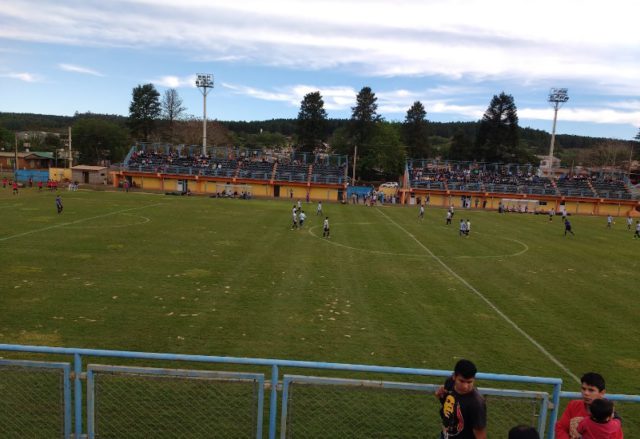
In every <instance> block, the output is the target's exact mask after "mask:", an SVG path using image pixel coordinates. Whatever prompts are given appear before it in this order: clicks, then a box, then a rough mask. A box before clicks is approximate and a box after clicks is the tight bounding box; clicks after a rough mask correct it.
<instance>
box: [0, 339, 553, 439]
mask: <svg viewBox="0 0 640 439" xmlns="http://www.w3.org/2000/svg"><path fill="white" fill-rule="evenodd" d="M0 351H11V352H14V353H16V352H19V353H28V354H30V355H31V354H46V355H55V356H56V359H58V356H60V355H65V356H72V358H73V360H72V361H71V362H70V363H53V362H50V363H41V362H36V363H37V365H38V366H41V369H42V368H44V369H47V368H51V369H56V368H57V369H58V370H62V371H63V372H62V374H63V378H62V381H63V384H62V387H61V388H62V391H60V389H58V390H56V391H55V392H54V391H53V390H49V391H48V392H46V393H47V394H50V393H54V394H55V395H57V396H56V398H58V397H59V395H60V394H63V395H64V397H63V398H62V399H61V400H59V401H60V402H59V405H58V409H59V411H60V413H62V414H61V415H60V413H58V414H57V415H56V416H53V415H51V416H50V417H48V418H47V419H48V422H47V423H46V424H47V426H50V425H59V423H60V422H61V423H62V424H64V428H63V429H62V430H61V431H62V437H65V438H70V437H75V438H79V437H84V436H85V434H86V435H89V437H94V435H95V436H96V437H98V436H99V437H101V438H106V437H118V438H124V437H148V436H145V434H148V431H150V430H149V429H152V430H153V436H154V437H175V436H176V435H181V434H182V433H181V432H183V431H188V432H189V433H188V434H187V436H189V437H197V436H201V435H204V436H207V435H209V436H210V434H211V431H216V432H218V433H216V437H225V436H227V437H256V438H261V437H262V428H263V424H264V427H268V432H269V433H268V437H269V439H275V438H276V430H277V426H278V423H277V419H278V399H279V396H280V400H281V407H282V411H283V415H282V419H283V420H284V421H282V422H281V423H280V432H281V437H292V435H293V434H294V433H295V432H296V431H304V430H305V429H311V430H309V431H312V430H313V429H315V428H318V426H317V423H316V426H315V427H314V425H313V423H312V420H310V418H309V416H308V415H305V414H304V412H305V410H308V409H309V408H310V407H313V406H314V405H315V406H317V405H318V404H322V405H323V408H324V410H325V411H324V415H323V416H324V419H325V421H324V423H325V426H324V427H323V429H322V431H327V429H328V428H329V427H332V428H333V427H335V426H338V425H340V422H339V419H340V417H341V416H344V415H345V414H346V411H345V409H344V407H349V408H351V409H355V410H356V412H355V414H354V415H353V419H358V418H362V413H368V412H369V410H370V408H367V404H370V403H371V402H372V401H381V402H380V403H379V404H378V406H377V407H378V408H377V410H388V411H389V412H388V413H387V415H386V416H387V418H388V419H391V417H394V416H395V415H393V414H394V413H396V414H398V416H399V419H403V417H404V418H407V417H411V416H413V415H414V414H415V413H418V412H419V413H420V417H419V418H420V419H422V422H423V424H424V422H428V424H429V426H430V428H432V429H433V428H435V429H438V428H439V427H438V425H439V420H438V419H437V401H436V400H435V398H434V396H433V389H434V388H435V386H436V385H435V384H425V383H399V382H393V381H388V380H385V381H375V380H372V379H370V380H366V381H363V380H357V381H345V380H344V379H343V380H341V381H336V380H335V378H329V377H301V376H300V375H296V376H290V375H281V374H282V372H283V370H284V369H293V370H295V371H296V372H297V371H298V370H299V369H315V370H322V371H323V372H322V373H323V374H328V373H334V372H335V371H341V372H340V373H341V374H342V373H346V374H348V375H349V376H353V375H354V374H356V375H357V376H359V377H360V376H363V375H364V376H369V377H374V378H377V377H378V376H380V375H383V376H385V377H386V376H391V375H394V376H405V377H406V376H411V377H413V379H414V380H418V381H423V380H424V379H425V378H424V377H431V378H438V380H437V382H440V381H441V380H442V379H443V378H446V377H449V376H450V375H451V372H450V371H444V370H433V369H415V368H403V367H384V366H369V365H355V364H340V363H324V362H312V361H290V360H278V359H260V358H256V359H253V358H238V357H217V356H205V355H183V354H165V353H144V352H130V351H110V350H94V349H74V348H55V347H41V346H23V345H8V344H0ZM94 357H98V358H100V357H102V358H104V357H109V358H119V359H133V360H136V363H140V362H144V363H148V362H156V361H161V362H166V361H170V362H180V363H202V364H211V363H215V364H226V365H228V364H234V365H238V366H242V368H246V366H251V367H252V368H256V367H257V368H264V367H267V368H269V369H270V371H271V373H270V381H269V380H266V379H265V373H264V371H263V373H240V372H211V371H201V370H191V369H179V368H177V367H176V368H171V369H164V368H157V367H155V368H149V367H146V365H145V367H142V368H141V367H135V368H134V367H130V366H126V367H125V366H102V365H94V364H87V362H88V360H89V359H93V358H94ZM7 361H9V360H3V363H0V380H8V381H16V380H15V379H14V378H12V376H13V375H12V374H13V373H14V372H13V369H15V368H16V367H17V368H19V369H20V368H21V370H20V371H19V373H21V374H24V376H29V375H33V374H32V373H31V372H34V371H36V370H39V369H36V368H35V367H36V366H35V365H34V366H33V368H31V367H32V366H29V365H28V364H29V362H26V363H17V362H16V361H13V360H10V361H9V362H8V363H7ZM71 363H72V365H73V372H72V373H70V368H71ZM34 364H35V363H34ZM156 364H157V363H156ZM7 368H9V369H7ZM7 370H9V371H11V372H6V371H7ZM267 374H268V372H267ZM370 374H371V375H370ZM21 376H22V375H21ZM280 378H282V384H280V381H279V380H280ZM476 378H477V379H478V380H480V381H481V382H482V383H486V382H488V381H490V382H501V383H511V384H514V383H520V385H522V386H525V387H532V386H533V387H535V388H536V389H538V390H539V388H540V387H541V386H543V387H544V388H547V389H549V388H550V392H540V391H538V392H532V391H529V390H504V389H493V390H492V389H482V392H483V393H484V394H485V395H486V398H487V401H488V407H489V412H490V413H492V412H493V414H492V415H491V414H490V422H491V423H492V424H494V426H493V427H491V426H490V429H491V428H498V429H499V430H500V432H501V434H504V433H503V431H506V430H504V429H506V428H507V426H509V424H512V423H516V421H517V422H528V423H532V424H537V425H538V426H539V428H540V429H541V430H542V429H543V426H544V425H554V424H555V422H556V419H557V415H558V407H559V398H560V390H561V384H562V380H561V379H559V378H546V377H528V376H519V375H501V374H490V373H478V374H477V376H476ZM71 380H73V386H71ZM36 381H38V380H36ZM0 382H2V381H0ZM16 382H18V381H16ZM354 382H357V383H359V385H358V386H353V383H354ZM364 383H366V385H364ZM12 385H16V386H17V387H19V388H22V387H24V388H25V389H23V390H25V391H27V390H29V389H30V388H31V387H34V386H35V387H36V388H37V387H38V385H37V383H34V384H30V381H25V384H20V383H19V382H18V384H15V383H14V384H12ZM84 385H86V393H85V391H84V390H85V389H84V387H83V386H84ZM520 385H519V386H520ZM310 386H311V387H310ZM71 387H73V395H74V396H73V404H71V402H70V401H71V397H70V395H71ZM263 389H267V390H268V391H269V392H270V395H269V401H268V408H267V410H266V413H268V419H266V420H265V421H264V423H263V418H262V416H263V415H262V413H263V410H264V408H263V404H264V402H263V399H264V397H263V393H262V392H263ZM309 389H311V390H312V391H311V393H309ZM327 389H330V392H329V393H330V394H333V395H334V397H333V399H323V398H322V396H321V395H320V397H319V396H318V394H319V393H321V392H324V393H325V394H326V391H327ZM305 391H306V394H307V396H308V397H310V399H309V400H308V401H307V403H306V409H305V404H302V405H300V404H301V401H302V399H301V397H303V396H304V394H305ZM362 391H364V392H365V393H364V395H365V396H364V399H363V397H362V393H360V392H362ZM314 392H315V394H314ZM36 394H37V393H36ZM83 395H86V404H87V406H86V408H85V405H84V404H85V402H84V399H85V396H83ZM292 395H293V396H292ZM358 395H359V396H358ZM372 395H375V398H373V397H372ZM40 399H42V400H44V399H46V398H44V396H43V397H42V398H39V397H37V396H36V397H31V399H23V400H19V399H15V396H14V394H13V393H6V392H4V393H0V404H4V405H6V406H7V407H14V409H9V411H4V413H9V414H7V415H6V416H8V417H10V418H11V417H15V418H19V419H21V422H20V424H17V423H15V422H14V423H15V425H16V427H15V428H16V429H18V430H20V429H22V428H27V427H29V425H28V424H30V423H31V421H30V416H31V411H32V409H33V406H34V404H36V401H37V400H40ZM549 399H550V400H551V402H550V403H549V402H548V400H549ZM385 401H387V402H385ZM309 404H310V405H309ZM60 407H63V409H60ZM357 410H360V415H358V412H357ZM363 410H366V411H363ZM547 410H548V412H547ZM316 413H318V412H317V411H316ZM497 414H500V415H499V416H498V415H497ZM176 415H178V416H177V418H182V419H183V420H185V422H187V424H188V426H185V425H184V424H181V423H179V422H177V421H175V419H177V418H176ZM0 416H2V415H0ZM295 416H298V418H296V417H295ZM495 416H498V417H495ZM85 417H86V420H87V429H86V433H85V429H84V428H83V422H84V419H85ZM54 418H55V419H54ZM210 418H219V419H217V421H216V420H211V419H210ZM305 419H307V420H306V421H305ZM60 420H61V421H60ZM72 420H73V431H74V433H75V435H74V436H71V423H72ZM172 420H173V421H172ZM542 420H543V421H542ZM59 421H60V422H59ZM369 421H370V422H371V423H373V422H374V420H373V419H369ZM378 421H379V420H378ZM378 421H376V422H378ZM534 421H535V422H534ZM211 422H220V423H218V424H215V425H214V424H211ZM283 422H284V423H283ZM366 422H367V418H364V419H360V420H359V421H358V422H357V423H356V424H355V425H352V426H350V427H349V428H350V429H351V430H353V429H354V428H355V431H356V433H357V434H356V433H354V435H353V436H352V437H369V436H368V433H367V432H369V431H371V430H370V428H371V426H367V424H366ZM541 422H543V423H542V424H541ZM56 423H58V424H56ZM237 424H238V425H237ZM239 424H241V425H239ZM4 425H6V423H4ZM34 425H35V424H34ZM343 425H345V424H344V423H343ZM372 425H373V424H372ZM393 425H395V426H393V427H391V426H390V427H389V428H394V429H395V430H394V431H400V430H397V429H402V428H405V427H407V425H408V424H405V425H404V427H403V424H399V423H398V422H395V423H394V424H393ZM301 426H302V427H301ZM358 426H359V427H358ZM511 426H512V425H511ZM541 426H542V427H541ZM29 428H31V427H29ZM42 428H45V427H42ZM202 428H205V429H206V430H207V431H208V432H209V433H203V431H204V430H202ZM345 428H346V427H345ZM211 429H215V430H211ZM239 429H241V431H240V430H239ZM301 429H302V430H301ZM491 431H493V430H491ZM221 432H227V433H224V434H222V433H221ZM389 434H390V435H391V436H393V435H394V433H392V432H391V431H389ZM56 435H58V436H59V435H60V434H50V435H49V434H44V435H38V436H47V437H49V436H56ZM302 435H303V436H304V435H305V434H302ZM320 436H324V437H328V436H327V435H326V434H324V433H322V434H320ZM339 436H340V435H339ZM17 437H24V435H18V436H17ZM547 437H548V438H549V439H552V438H553V429H547Z"/></svg>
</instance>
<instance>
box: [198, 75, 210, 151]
mask: <svg viewBox="0 0 640 439" xmlns="http://www.w3.org/2000/svg"><path fill="white" fill-rule="evenodd" d="M196 87H198V90H200V92H201V93H202V101H203V105H202V108H203V115H202V155H203V156H206V155H207V95H208V94H209V91H211V90H210V89H212V88H213V75H212V74H211V73H198V75H197V77H196Z"/></svg>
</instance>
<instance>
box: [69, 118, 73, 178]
mask: <svg viewBox="0 0 640 439" xmlns="http://www.w3.org/2000/svg"><path fill="white" fill-rule="evenodd" d="M72 166H73V153H72V152H71V127H69V169H71V167H72Z"/></svg>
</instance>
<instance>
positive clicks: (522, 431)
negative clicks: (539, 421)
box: [509, 425, 540, 439]
mask: <svg viewBox="0 0 640 439" xmlns="http://www.w3.org/2000/svg"><path fill="white" fill-rule="evenodd" d="M509 439H540V436H539V435H538V431H537V430H536V429H535V428H533V427H529V426H528V425H518V426H517V427H513V428H512V429H511V430H509Z"/></svg>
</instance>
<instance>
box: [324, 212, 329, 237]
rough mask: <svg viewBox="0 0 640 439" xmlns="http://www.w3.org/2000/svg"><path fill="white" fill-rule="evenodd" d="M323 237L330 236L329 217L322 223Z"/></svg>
mask: <svg viewBox="0 0 640 439" xmlns="http://www.w3.org/2000/svg"><path fill="white" fill-rule="evenodd" d="M322 237H323V238H325V237H326V238H329V217H326V218H325V219H324V223H323V224H322Z"/></svg>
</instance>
